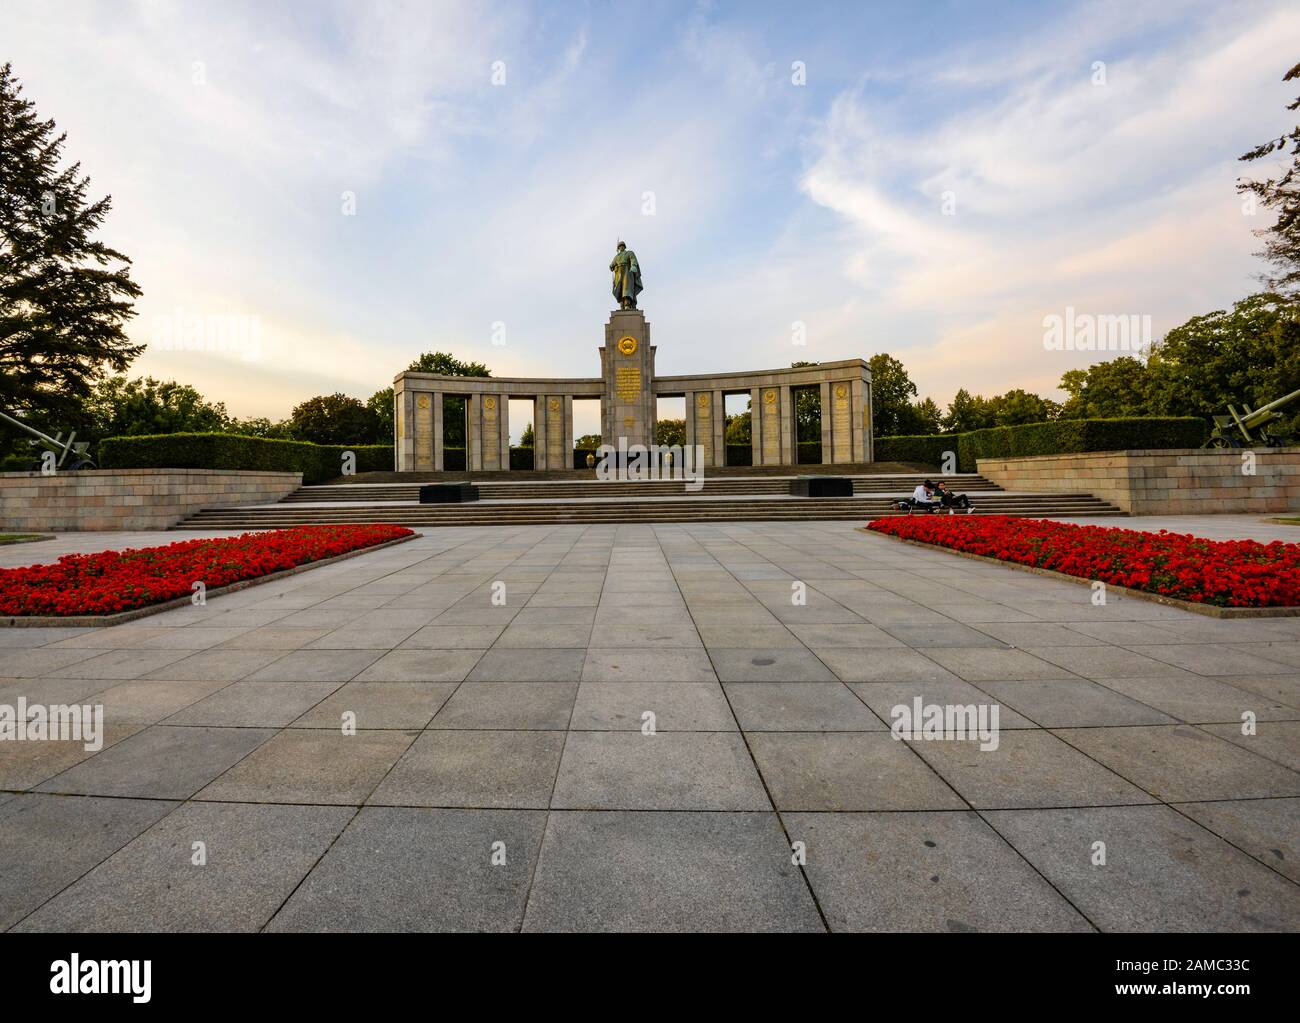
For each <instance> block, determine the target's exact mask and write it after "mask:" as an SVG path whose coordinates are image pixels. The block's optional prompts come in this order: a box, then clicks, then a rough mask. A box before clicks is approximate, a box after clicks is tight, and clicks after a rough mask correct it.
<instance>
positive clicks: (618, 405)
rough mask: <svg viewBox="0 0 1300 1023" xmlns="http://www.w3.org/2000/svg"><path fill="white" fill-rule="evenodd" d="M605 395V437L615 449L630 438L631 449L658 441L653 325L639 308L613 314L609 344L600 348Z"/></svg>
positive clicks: (608, 328) (607, 333) (607, 334)
mask: <svg viewBox="0 0 1300 1023" xmlns="http://www.w3.org/2000/svg"><path fill="white" fill-rule="evenodd" d="M600 368H601V376H603V377H604V380H605V395H604V397H603V398H602V399H601V409H600V415H601V437H602V439H603V440H604V442H605V443H606V444H613V445H615V446H617V445H618V443H619V438H621V437H625V438H627V444H628V446H629V447H630V446H632V445H634V444H643V445H650V444H653V443H654V441H655V419H656V417H655V399H654V391H653V388H652V387H651V381H653V380H654V346H652V345H651V344H650V325H649V324H648V323H646V321H645V314H643V313H642V312H641V310H639V309H619V310H617V311H616V312H613V313H610V316H609V323H607V324H606V325H605V345H604V347H603V348H601V349H600Z"/></svg>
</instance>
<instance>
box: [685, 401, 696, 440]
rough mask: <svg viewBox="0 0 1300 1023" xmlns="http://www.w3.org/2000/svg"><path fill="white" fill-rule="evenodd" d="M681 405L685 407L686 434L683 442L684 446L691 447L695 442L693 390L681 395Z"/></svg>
mask: <svg viewBox="0 0 1300 1023" xmlns="http://www.w3.org/2000/svg"><path fill="white" fill-rule="evenodd" d="M683 406H684V407H685V409H686V434H685V440H684V441H683V443H684V444H685V445H686V447H688V448H689V447H692V446H694V444H695V392H694V391H687V392H686V394H685V395H683Z"/></svg>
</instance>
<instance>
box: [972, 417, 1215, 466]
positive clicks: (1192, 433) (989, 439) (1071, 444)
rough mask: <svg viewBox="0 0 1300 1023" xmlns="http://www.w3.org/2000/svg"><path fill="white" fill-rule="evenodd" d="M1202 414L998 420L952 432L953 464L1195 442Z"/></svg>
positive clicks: (1184, 445)
mask: <svg viewBox="0 0 1300 1023" xmlns="http://www.w3.org/2000/svg"><path fill="white" fill-rule="evenodd" d="M1205 434H1206V427H1205V420H1203V419H1197V418H1195V417H1193V416H1184V417H1177V418H1174V417H1170V418H1155V417H1151V418H1142V419H1137V418H1133V419H1057V420H1054V421H1052V422H1050V423H1029V424H1027V425H1025V426H998V427H994V428H993V429H991V430H972V431H971V432H970V433H962V434H958V435H957V467H958V468H959V469H960V470H961V471H962V472H974V471H975V466H976V461H977V460H978V459H980V458H1017V457H1025V456H1029V455H1064V454H1075V453H1078V452H1083V451H1132V450H1141V449H1143V448H1199V447H1200V446H1201V444H1203V443H1204V441H1205Z"/></svg>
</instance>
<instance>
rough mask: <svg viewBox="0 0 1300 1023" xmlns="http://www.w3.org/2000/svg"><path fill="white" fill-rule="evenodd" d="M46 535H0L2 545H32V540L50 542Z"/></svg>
mask: <svg viewBox="0 0 1300 1023" xmlns="http://www.w3.org/2000/svg"><path fill="white" fill-rule="evenodd" d="M48 539H49V537H48V536H46V535H45V534H44V533H0V544H5V543H30V542H31V541H32V540H48Z"/></svg>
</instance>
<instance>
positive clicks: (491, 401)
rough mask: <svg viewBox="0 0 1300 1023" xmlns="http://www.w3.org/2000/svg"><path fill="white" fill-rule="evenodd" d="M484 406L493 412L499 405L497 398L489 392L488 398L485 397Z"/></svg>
mask: <svg viewBox="0 0 1300 1023" xmlns="http://www.w3.org/2000/svg"><path fill="white" fill-rule="evenodd" d="M483 407H484V408H485V409H487V410H488V411H489V412H491V411H492V410H493V409H494V408H496V407H497V400H496V398H494V397H492V395H490V394H489V395H488V396H487V397H486V398H484V399H483Z"/></svg>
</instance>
